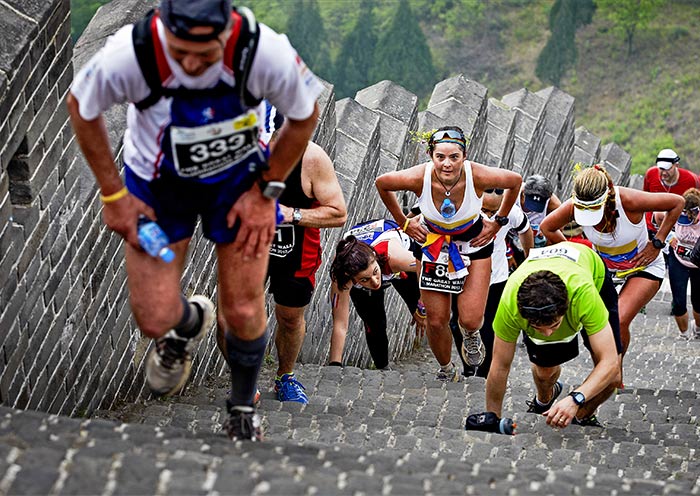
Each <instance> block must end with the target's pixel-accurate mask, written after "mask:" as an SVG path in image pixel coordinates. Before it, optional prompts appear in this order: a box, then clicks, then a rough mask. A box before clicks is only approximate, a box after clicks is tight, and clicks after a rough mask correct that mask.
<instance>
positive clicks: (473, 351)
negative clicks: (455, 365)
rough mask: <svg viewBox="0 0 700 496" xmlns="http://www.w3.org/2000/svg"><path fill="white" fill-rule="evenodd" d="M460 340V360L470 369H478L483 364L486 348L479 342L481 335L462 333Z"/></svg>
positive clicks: (477, 332) (478, 333) (475, 332)
mask: <svg viewBox="0 0 700 496" xmlns="http://www.w3.org/2000/svg"><path fill="white" fill-rule="evenodd" d="M462 339H463V341H462V349H461V350H460V352H461V354H462V360H464V361H465V362H466V364H467V365H471V366H472V367H478V366H479V365H481V364H482V363H484V359H485V358H486V347H485V346H484V342H483V341H482V340H481V333H480V332H479V331H474V332H465V333H462Z"/></svg>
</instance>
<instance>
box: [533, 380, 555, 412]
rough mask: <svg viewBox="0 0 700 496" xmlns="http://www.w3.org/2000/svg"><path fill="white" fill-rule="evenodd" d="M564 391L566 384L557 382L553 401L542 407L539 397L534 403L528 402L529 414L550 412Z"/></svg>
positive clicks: (553, 391)
mask: <svg viewBox="0 0 700 496" xmlns="http://www.w3.org/2000/svg"><path fill="white" fill-rule="evenodd" d="M562 389H564V384H563V383H562V382H561V381H557V382H556V383H555V384H554V387H552V399H551V400H549V403H547V404H546V405H541V406H540V404H539V403H537V395H535V397H534V398H533V399H532V401H526V402H525V404H526V405H527V413H539V414H542V413H544V412H546V411H547V410H549V409H550V408H551V406H552V405H553V404H554V402H555V401H556V400H557V398H558V397H559V395H560V394H561V390H562Z"/></svg>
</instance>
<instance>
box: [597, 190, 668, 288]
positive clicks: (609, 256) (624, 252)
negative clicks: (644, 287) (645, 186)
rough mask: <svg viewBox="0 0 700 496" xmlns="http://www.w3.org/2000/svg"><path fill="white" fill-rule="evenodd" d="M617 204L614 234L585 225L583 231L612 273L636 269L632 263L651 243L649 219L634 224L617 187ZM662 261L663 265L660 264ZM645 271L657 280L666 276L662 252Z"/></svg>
mask: <svg viewBox="0 0 700 496" xmlns="http://www.w3.org/2000/svg"><path fill="white" fill-rule="evenodd" d="M615 195H616V202H615V203H616V205H617V211H618V213H619V217H618V218H617V219H616V220H617V222H616V223H615V230H614V231H613V232H611V233H603V232H600V231H598V230H596V229H595V227H593V226H583V232H584V233H585V234H586V237H587V238H588V239H589V240H590V242H591V243H593V248H594V249H595V250H596V251H597V252H598V253H599V254H600V256H601V257H602V258H603V260H604V261H605V265H607V267H608V269H610V270H611V271H612V272H618V271H625V270H629V269H631V268H633V267H634V264H633V263H632V262H631V260H632V259H633V258H634V257H635V256H636V255H637V253H639V252H640V251H642V250H643V249H644V247H645V246H646V245H647V243H648V242H649V234H648V232H647V225H646V220H645V218H644V217H642V219H641V220H640V221H639V222H637V223H636V224H633V223H632V222H631V221H630V220H629V218H628V217H627V214H626V213H625V209H624V208H623V206H622V200H621V199H620V190H619V188H618V187H617V186H615ZM659 262H660V265H659ZM644 272H648V273H649V274H651V275H654V276H656V277H661V278H663V277H664V275H665V263H664V259H663V254H662V253H661V252H659V255H658V257H656V260H654V261H653V262H652V263H651V264H649V265H648V266H647V267H646V268H645V269H644Z"/></svg>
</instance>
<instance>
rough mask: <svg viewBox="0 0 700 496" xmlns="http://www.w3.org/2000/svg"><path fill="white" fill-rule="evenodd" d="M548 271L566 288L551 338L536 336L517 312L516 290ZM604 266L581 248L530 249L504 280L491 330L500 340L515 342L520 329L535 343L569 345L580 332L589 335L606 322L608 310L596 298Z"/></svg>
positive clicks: (571, 245) (573, 245)
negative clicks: (565, 300)
mask: <svg viewBox="0 0 700 496" xmlns="http://www.w3.org/2000/svg"><path fill="white" fill-rule="evenodd" d="M539 270H549V271H551V272H554V273H555V274H557V275H558V276H559V277H561V279H562V281H564V284H565V285H566V289H567V293H568V299H569V308H568V310H567V311H566V315H564V319H563V320H562V323H561V325H560V326H559V328H558V329H557V330H556V331H555V332H553V333H552V335H551V336H545V335H543V334H540V333H538V332H537V331H535V329H533V328H532V327H530V325H529V324H528V322H527V320H525V319H524V318H523V317H522V316H521V315H520V313H519V312H518V289H519V288H520V285H521V284H522V282H523V281H524V280H525V279H526V278H527V277H528V276H529V275H530V274H532V273H533V272H537V271H539ZM604 278H605V265H604V263H603V261H602V260H601V259H600V257H599V256H598V255H597V254H596V253H595V252H594V251H593V250H591V249H590V248H588V247H587V246H585V245H582V244H578V243H571V242H562V243H558V244H556V245H552V246H546V247H544V248H534V249H532V250H530V256H529V257H528V258H527V259H526V260H525V261H524V262H523V263H522V265H520V267H518V268H517V269H516V271H515V272H513V273H512V274H511V275H510V277H509V278H508V282H507V283H506V286H505V289H504V290H503V296H502V297H501V302H500V303H499V305H498V310H497V311H496V317H495V318H494V321H493V331H494V333H495V334H496V336H498V337H499V338H501V339H502V340H503V341H506V342H508V343H515V342H516V341H517V339H518V335H519V334H520V331H521V330H523V331H525V333H526V334H527V335H528V337H529V338H530V339H532V340H533V341H534V342H535V343H536V344H546V343H554V342H569V341H571V340H572V339H574V336H576V334H577V333H578V332H579V331H580V330H581V328H583V329H585V330H586V333H587V334H588V335H589V336H590V335H592V334H595V333H597V332H599V331H601V330H602V329H603V328H604V327H605V326H606V324H607V323H608V310H607V308H605V304H604V303H603V300H602V298H601V297H600V294H599V292H600V288H601V287H602V286H603V280H604Z"/></svg>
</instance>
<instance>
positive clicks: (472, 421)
mask: <svg viewBox="0 0 700 496" xmlns="http://www.w3.org/2000/svg"><path fill="white" fill-rule="evenodd" d="M516 427H517V425H516V424H515V422H513V419H509V418H502V419H499V418H498V415H496V414H495V413H493V412H483V413H473V414H471V415H469V416H468V417H467V421H466V423H465V425H464V428H465V429H466V430H468V431H482V432H495V433H496V434H506V435H508V436H514V435H515V429H516Z"/></svg>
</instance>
